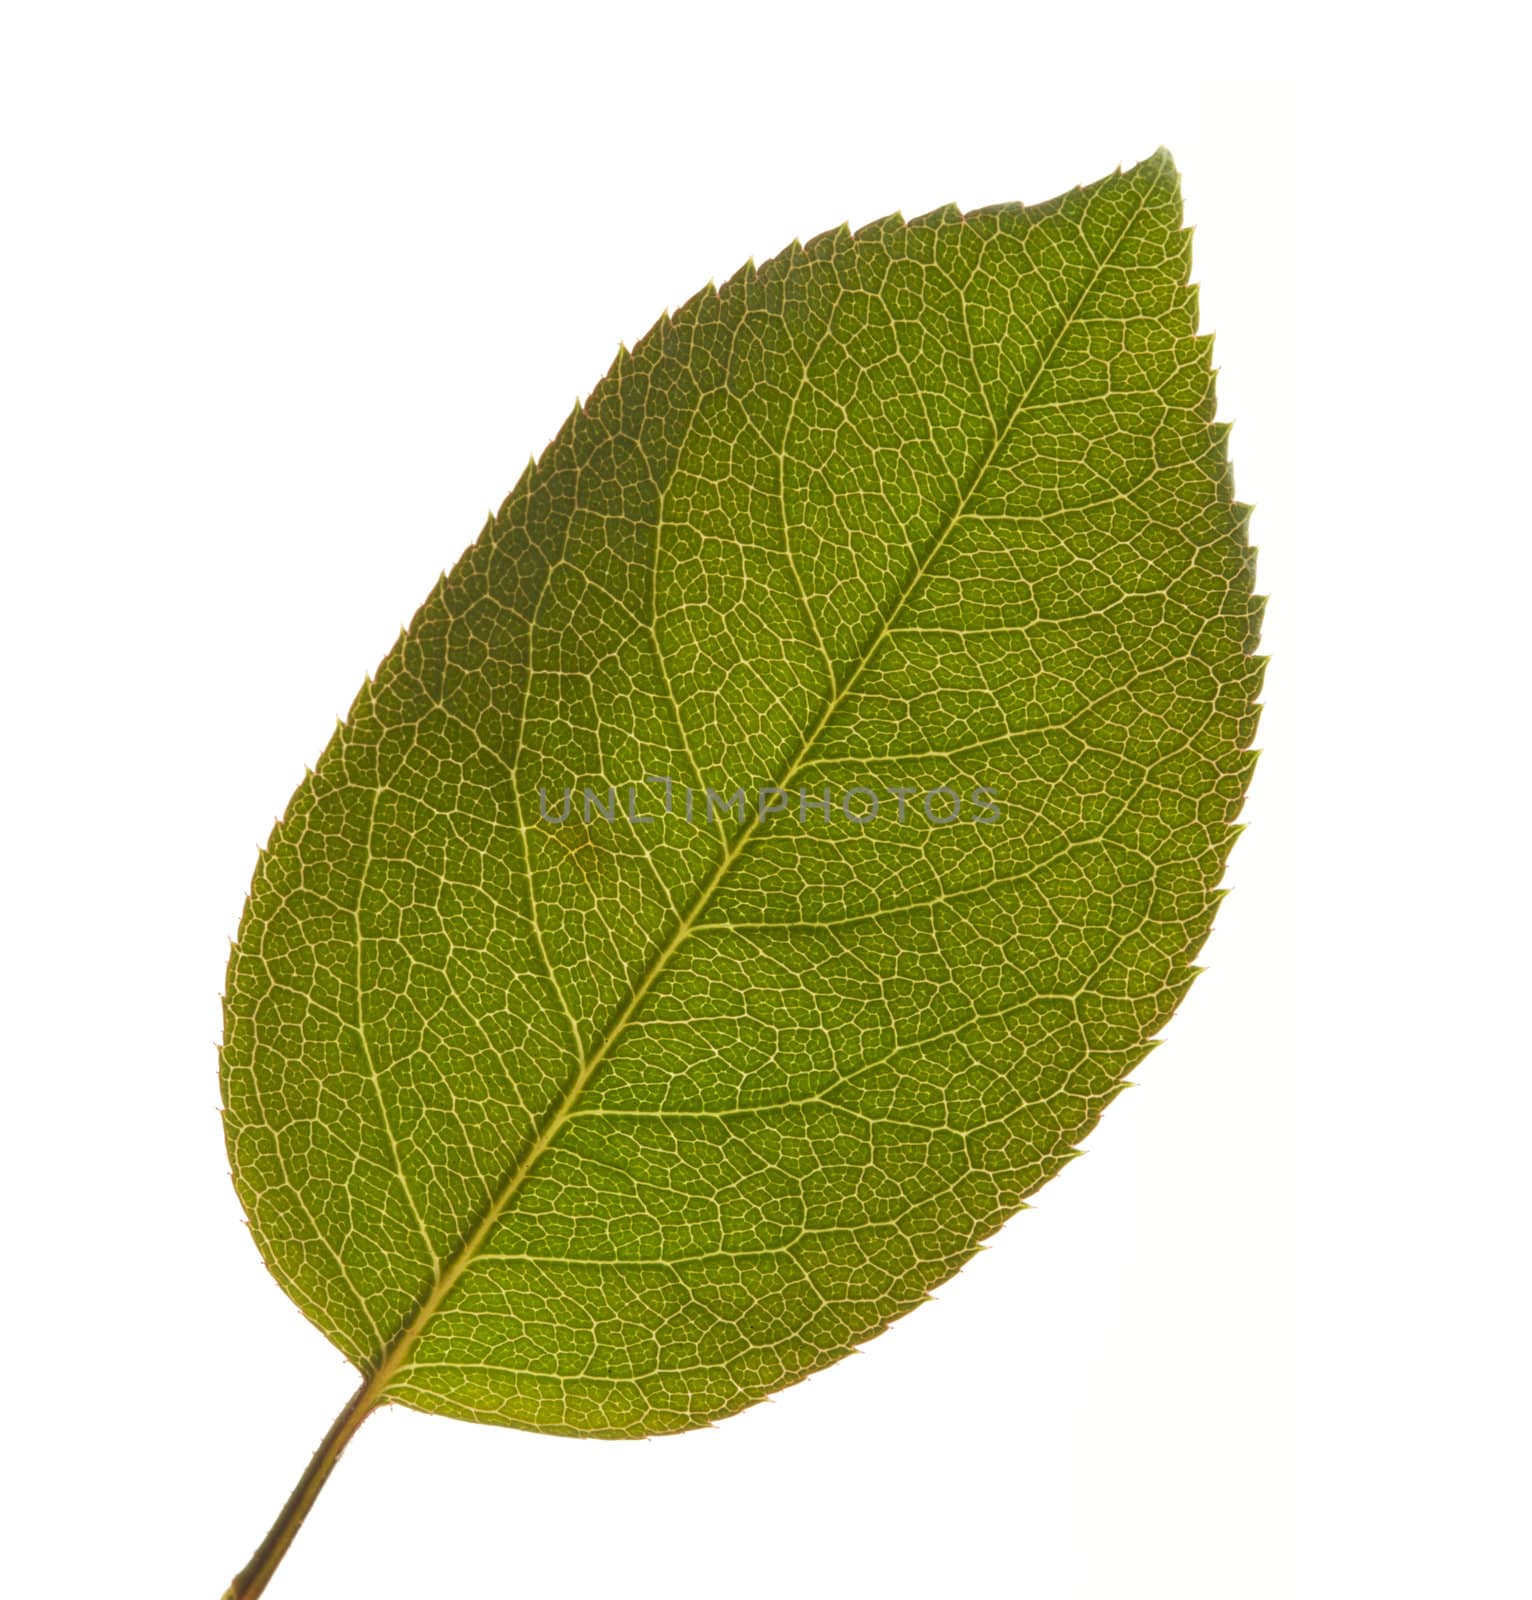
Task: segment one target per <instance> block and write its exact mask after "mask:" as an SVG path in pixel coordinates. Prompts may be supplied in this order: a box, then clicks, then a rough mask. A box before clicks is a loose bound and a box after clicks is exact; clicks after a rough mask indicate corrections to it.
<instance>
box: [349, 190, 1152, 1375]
mask: <svg viewBox="0 0 1532 1600" xmlns="http://www.w3.org/2000/svg"><path fill="white" fill-rule="evenodd" d="M1145 204H1146V198H1145V197H1144V196H1140V197H1139V201H1138V204H1137V205H1136V206H1135V208H1134V210H1133V212H1132V214H1131V215H1130V216H1129V217H1128V219H1127V221H1126V222H1125V223H1124V224H1123V227H1122V230H1121V232H1119V233H1118V235H1117V237H1116V238H1115V239H1113V241H1112V243H1111V246H1110V247H1109V248H1108V249H1107V250H1106V251H1105V252H1104V253H1103V254H1102V256H1101V258H1100V260H1099V261H1098V262H1097V263H1096V266H1095V269H1094V270H1093V272H1092V273H1091V276H1090V279H1089V281H1088V282H1087V283H1086V285H1085V287H1084V288H1083V289H1082V290H1081V291H1080V293H1079V295H1078V296H1077V297H1076V299H1075V302H1074V304H1073V305H1072V306H1071V307H1070V308H1069V311H1068V312H1067V313H1066V315H1065V317H1064V320H1063V322H1062V323H1060V325H1059V329H1058V332H1057V333H1056V334H1055V335H1054V336H1053V338H1052V340H1051V341H1050V342H1049V344H1048V346H1047V348H1046V349H1045V350H1044V351H1043V352H1042V354H1041V355H1040V356H1039V358H1038V362H1037V366H1036V369H1035V370H1034V371H1033V374H1032V376H1031V377H1030V378H1029V379H1028V380H1027V384H1026V387H1025V388H1024V389H1023V390H1022V392H1021V394H1020V396H1019V397H1018V398H1017V400H1016V402H1015V404H1014V405H1013V406H1012V407H1011V409H1010V411H1009V412H1008V413H1007V414H1006V417H1005V420H1004V422H1002V423H1001V424H1000V426H999V427H998V428H997V429H996V430H995V435H994V438H993V439H992V440H991V442H990V447H989V449H988V450H987V451H986V452H985V455H984V459H983V460H982V461H981V462H980V463H979V465H978V466H977V467H976V468H975V470H974V472H973V474H972V476H971V478H970V479H969V483H968V486H967V487H966V488H965V489H964V490H963V492H962V494H961V495H960V496H959V497H958V501H957V504H956V506H955V507H954V508H953V510H952V512H951V513H950V514H949V515H948V517H947V518H946V520H945V521H944V522H943V523H942V525H941V527H940V529H939V530H938V531H937V533H936V535H935V536H934V537H933V538H932V539H931V541H930V543H929V544H928V546H927V548H926V552H925V554H924V555H923V556H922V557H921V558H920V559H919V560H918V561H917V562H916V563H915V565H914V566H913V567H912V569H911V572H910V575H909V577H908V578H907V579H906V581H905V583H904V585H903V586H902V588H901V589H900V591H899V593H898V595H897V596H896V597H895V599H894V602H893V604H892V605H891V606H890V607H889V608H888V610H887V612H886V614H885V615H884V616H883V617H882V618H881V619H880V621H879V624H878V627H877V629H876V631H875V633H874V635H873V637H872V639H871V640H870V642H869V643H868V644H867V645H866V647H865V648H864V649H863V650H862V652H861V653H860V655H859V656H858V658H857V661H856V664H855V666H854V667H853V668H852V670H851V672H850V673H849V674H848V675H847V676H846V679H845V681H844V682H843V683H842V684H841V685H840V687H839V688H838V689H836V690H835V691H834V692H833V693H832V694H830V695H829V696H827V697H826V700H825V704H824V707H823V709H822V710H821V712H820V714H819V716H818V718H817V719H816V720H815V722H814V725H813V727H812V728H811V729H810V730H809V732H808V734H807V735H806V736H805V738H804V740H803V742H802V744H801V745H800V747H799V750H798V753H797V755H795V756H794V757H793V759H792V761H791V762H790V763H789V765H788V767H787V768H786V770H785V771H784V772H783V774H782V776H781V777H780V778H779V779H778V780H777V782H776V784H775V785H774V787H775V788H778V789H786V788H788V787H789V786H790V785H791V784H792V781H793V779H794V778H795V777H796V776H797V775H798V773H799V772H800V771H801V770H802V769H803V768H804V766H805V765H807V764H808V762H809V756H810V753H811V752H812V750H813V748H814V745H815V743H816V741H817V740H818V739H819V737H820V735H821V734H822V733H823V732H824V730H825V728H826V727H827V726H828V725H829V722H830V720H831V718H832V717H833V716H834V715H835V713H836V712H837V711H838V710H839V709H840V707H841V706H842V705H843V704H844V703H845V701H846V699H847V698H848V697H849V696H850V694H851V693H852V691H853V690H854V688H855V686H856V684H857V682H858V681H859V680H860V678H861V676H862V673H863V672H864V670H865V669H866V668H867V666H868V665H869V663H870V662H871V661H872V659H873V658H874V656H876V655H877V653H878V651H879V650H880V649H881V648H882V645H883V643H884V641H885V640H886V639H887V637H888V635H889V633H890V631H891V629H892V628H893V626H894V624H895V622H896V621H897V619H898V617H899V615H900V613H901V612H902V611H903V610H904V607H905V606H906V605H907V604H908V602H909V600H910V598H911V596H912V595H913V594H914V593H915V591H916V590H917V589H918V588H919V587H920V585H921V583H922V582H923V581H924V579H925V576H926V574H927V572H929V570H930V568H931V565H932V563H933V562H934V561H935V560H936V558H937V556H938V555H940V553H941V551H942V549H943V547H944V546H945V544H946V542H947V539H948V538H949V536H950V535H951V533H952V530H953V529H954V528H955V527H956V526H957V524H958V523H959V522H960V521H961V520H962V518H963V515H964V513H965V512H966V510H967V507H968V502H969V500H970V499H971V498H972V496H973V494H974V492H975V490H976V489H977V487H978V485H979V484H980V483H981V482H983V480H984V478H985V476H986V474H987V473H988V472H989V470H990V468H991V467H992V466H993V464H994V462H995V459H996V456H997V455H998V453H999V451H1000V450H1001V448H1002V447H1003V446H1004V444H1005V443H1006V441H1007V439H1008V437H1009V435H1010V431H1011V429H1012V427H1014V425H1015V423H1016V421H1017V419H1018V418H1019V417H1020V416H1021V415H1022V414H1023V412H1024V411H1025V410H1026V409H1027V405H1028V402H1029V401H1030V399H1031V397H1032V393H1033V391H1034V390H1035V389H1036V387H1037V385H1038V384H1039V383H1040V382H1041V381H1042V378H1043V375H1044V374H1045V373H1046V372H1047V370H1048V363H1049V362H1050V361H1051V360H1052V359H1053V356H1054V355H1055V353H1056V352H1057V351H1058V348H1059V346H1060V345H1061V344H1062V343H1063V341H1064V338H1065V336H1066V335H1067V334H1068V332H1069V331H1070V329H1071V328H1072V327H1074V325H1075V324H1076V322H1078V320H1079V318H1080V315H1081V313H1082V312H1083V311H1084V309H1085V305H1086V302H1087V301H1088V300H1089V299H1090V297H1091V295H1092V293H1093V292H1094V291H1095V288H1096V285H1097V283H1098V282H1099V281H1100V278H1101V275H1102V273H1103V272H1104V271H1105V270H1106V268H1107V266H1108V265H1109V264H1110V262H1111V260H1112V258H1113V257H1114V256H1115V255H1116V253H1117V251H1118V249H1119V248H1120V246H1121V245H1122V243H1123V241H1124V240H1125V239H1126V238H1127V237H1128V235H1129V234H1130V233H1131V232H1132V230H1133V225H1134V223H1136V222H1137V221H1138V219H1139V217H1140V216H1141V215H1142V213H1143V210H1144V207H1145ZM760 822H761V818H760V814H759V811H758V810H757V812H756V813H755V814H754V815H753V816H751V817H750V819H749V820H748V821H747V822H746V824H745V826H744V827H743V828H741V829H740V831H739V833H738V834H737V835H736V836H735V838H734V841H733V842H732V843H731V844H729V845H728V846H727V847H726V848H725V850H724V853H723V855H722V856H721V857H720V858H719V860H718V862H717V864H716V865H715V866H714V868H713V871H712V872H711V873H710V874H709V875H708V877H707V878H706V880H705V881H704V882H703V884H702V886H701V888H700V889H699V890H698V891H697V893H696V895H695V896H694V897H693V899H692V902H691V904H690V905H689V906H688V907H687V909H686V911H685V913H684V914H683V915H682V916H681V918H680V919H679V920H678V921H677V923H676V926H675V928H674V929H673V930H672V932H671V935H670V937H669V938H668V939H667V940H666V942H665V944H664V945H663V946H662V947H661V949H660V950H659V951H658V952H657V953H656V955H655V956H654V958H653V960H652V961H651V962H650V964H649V967H648V969H647V970H646V972H645V973H644V975H643V977H642V979H641V980H640V981H639V983H638V984H637V985H636V986H635V987H634V989H633V991H632V993H631V994H630V995H629V997H628V999H627V1001H626V1003H625V1004H624V1005H623V1007H622V1009H621V1011H620V1012H619V1013H618V1015H617V1017H616V1019H615V1020H614V1021H613V1022H612V1024H611V1025H610V1026H609V1027H608V1028H607V1030H606V1032H605V1034H603V1036H602V1038H601V1040H600V1042H599V1044H598V1045H597V1046H596V1048H595V1049H594V1050H592V1051H591V1052H590V1053H589V1054H588V1055H586V1056H585V1057H584V1059H583V1060H582V1062H581V1064H580V1068H579V1070H578V1071H577V1073H576V1074H575V1076H574V1078H573V1080H572V1081H571V1083H570V1086H569V1088H568V1089H567V1090H566V1091H565V1092H564V1095H563V1096H562V1098H561V1099H560V1100H559V1102H558V1104H557V1105H556V1106H555V1107H554V1108H553V1110H552V1111H551V1112H550V1113H549V1115H548V1117H547V1120H546V1122H545V1123H544V1125H543V1128H542V1130H541V1131H540V1132H539V1133H538V1135H537V1137H536V1138H535V1139H534V1140H533V1142H532V1143H531V1145H529V1146H528V1147H527V1149H526V1151H525V1153H524V1154H523V1155H522V1156H521V1157H520V1158H519V1159H518V1161H517V1162H516V1165H515V1166H514V1167H513V1168H512V1169H511V1171H510V1172H509V1173H508V1174H507V1176H506V1178H505V1181H504V1182H503V1183H502V1184H501V1186H500V1188H499V1190H498V1191H497V1192H496V1193H495V1195H494V1197H493V1198H492V1199H491V1201H490V1203H489V1205H488V1206H487V1207H486V1208H485V1209H484V1211H483V1212H481V1213H480V1216H479V1219H478V1221H477V1222H476V1223H475V1224H474V1226H473V1228H472V1229H470V1231H469V1232H468V1233H467V1234H466V1235H465V1236H464V1238H463V1242H462V1244H461V1245H460V1246H459V1247H458V1249H457V1250H456V1251H455V1252H454V1253H453V1254H452V1255H451V1256H449V1257H448V1258H447V1261H446V1264H445V1265H444V1266H443V1267H442V1268H441V1269H440V1270H439V1272H438V1274H437V1276H436V1279H435V1281H434V1282H433V1284H432V1285H431V1288H430V1290H429V1291H428V1292H427V1293H426V1295H425V1296H424V1298H423V1299H422V1300H421V1302H420V1304H419V1307H418V1308H417V1310H416V1312H415V1314H414V1315H413V1316H412V1317H411V1318H410V1320H409V1321H408V1322H407V1323H406V1324H405V1325H404V1327H403V1328H402V1329H401V1330H400V1332H399V1334H398V1335H397V1337H396V1338H395V1339H394V1341H393V1342H392V1344H390V1345H389V1346H388V1348H387V1349H386V1350H385V1351H384V1352H383V1354H382V1356H381V1357H380V1359H379V1362H378V1365H377V1366H376V1367H375V1368H374V1369H373V1371H372V1373H371V1374H370V1376H369V1378H368V1381H367V1384H366V1385H365V1388H366V1390H367V1391H368V1393H369V1404H370V1405H377V1404H378V1403H380V1402H381V1401H382V1400H383V1399H384V1398H385V1396H386V1394H387V1390H388V1386H389V1384H390V1383H391V1382H392V1381H393V1379H394V1378H395V1376H397V1375H398V1373H399V1372H400V1371H401V1370H402V1369H403V1368H404V1367H405V1366H406V1365H407V1363H408V1361H409V1357H410V1353H411V1351H412V1350H413V1349H414V1347H415V1345H416V1344H417V1343H419V1341H420V1339H421V1337H422V1336H423V1335H424V1333H425V1331H426V1329H427V1327H429V1325H430V1323H431V1321H432V1319H433V1318H434V1317H435V1316H436V1313H437V1312H438V1311H440V1310H441V1308H442V1306H443V1305H444V1303H445V1302H446V1300H447V1298H448V1296H449V1295H450V1294H451V1293H452V1291H453V1289H454V1288H456V1286H457V1284H458V1281H459V1280H460V1279H461V1278H462V1276H463V1274H464V1273H465V1272H466V1271H467V1270H468V1268H469V1267H470V1266H471V1265H472V1264H473V1262H474V1261H475V1259H476V1258H477V1257H478V1255H479V1252H480V1250H481V1248H482V1246H483V1244H484V1242H485V1240H486V1239H487V1238H488V1237H489V1235H490V1234H491V1233H492V1232H493V1231H494V1229H495V1227H496V1226H497V1225H498V1223H499V1222H500V1219H501V1218H502V1217H503V1216H504V1215H505V1213H506V1212H507V1211H508V1210H509V1209H510V1207H511V1205H512V1203H513V1202H514V1201H515V1199H516V1196H517V1194H518V1193H519V1192H520V1190H521V1188H522V1186H523V1184H524V1183H525V1182H526V1180H527V1178H528V1177H529V1176H530V1175H531V1173H532V1171H533V1169H534V1168H535V1167H536V1165H537V1163H538V1162H539V1161H540V1160H541V1159H542V1156H543V1153H544V1152H545V1151H546V1150H547V1149H548V1148H549V1147H550V1146H551V1145H552V1144H553V1142H554V1140H555V1139H556V1138H557V1136H558V1134H559V1132H560V1131H561V1130H562V1128H563V1126H564V1124H565V1122H567V1121H568V1120H569V1117H570V1114H571V1112H572V1111H573V1110H574V1108H575V1106H576V1104H577V1103H578V1101H579V1099H580V1096H581V1095H582V1094H583V1093H584V1092H585V1089H586V1086H587V1085H588V1084H589V1083H590V1081H591V1079H592V1077H594V1075H595V1073H596V1072H597V1070H598V1069H599V1068H600V1066H601V1064H602V1063H603V1062H604V1061H605V1060H606V1058H607V1057H608V1056H609V1055H610V1054H611V1052H612V1050H613V1048H614V1047H615V1046H616V1044H617V1043H618V1041H619V1040H620V1039H621V1038H622V1035H623V1034H624V1033H625V1032H626V1030H627V1027H628V1025H629V1023H631V1022H632V1020H633V1018H634V1017H635V1016H636V1015H637V1013H638V1010H639V1008H640V1007H641V1006H642V1005H643V1002H644V1001H645V1000H646V999H647V998H648V996H649V993H650V991H651V990H652V989H653V988H654V986H655V984H656V983H658V982H659V980H660V978H661V977H662V976H663V974H664V972H665V970H666V969H667V967H668V966H669V965H670V962H671V960H672V959H673V957H674V956H675V954H676V952H677V951H678V950H680V948H681V947H682V946H683V945H684V944H685V943H686V941H687V939H688V938H690V936H691V933H692V930H693V929H694V928H695V927H696V925H697V922H698V920H699V919H700V918H701V916H702V914H703V913H704V912H705V911H706V909H707V907H708V905H709V904H710V903H711V901H712V898H713V896H714V895H715V894H716V893H717V891H718V889H719V887H720V885H721V884H722V883H723V881H724V879H725V878H726V877H727V876H728V873H729V871H730V869H731V868H732V867H733V865H734V863H735V862H736V861H737V860H739V858H740V856H741V855H742V854H743V853H744V851H745V849H746V847H747V846H748V844H749V843H750V840H751V839H752V838H753V837H754V836H755V833H756V831H757V830H758V828H759V826H760ZM529 866H530V863H529ZM544 955H545V959H546V952H545V953H544ZM555 981H556V980H555ZM566 1009H567V1006H566ZM578 1038H579V1035H578V1031H577V1032H576V1040H577V1042H578ZM400 1176H401V1179H402V1177H403V1174H402V1173H401V1174H400Z"/></svg>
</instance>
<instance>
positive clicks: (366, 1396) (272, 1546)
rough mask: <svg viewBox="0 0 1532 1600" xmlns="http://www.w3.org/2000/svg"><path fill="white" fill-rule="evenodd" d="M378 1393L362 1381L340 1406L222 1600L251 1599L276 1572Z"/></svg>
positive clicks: (372, 1383)
mask: <svg viewBox="0 0 1532 1600" xmlns="http://www.w3.org/2000/svg"><path fill="white" fill-rule="evenodd" d="M380 1398H381V1392H380V1389H379V1387H378V1375H377V1374H376V1373H374V1374H373V1376H372V1377H370V1378H368V1379H366V1380H365V1381H364V1382H363V1384H362V1386H361V1388H360V1389H358V1390H357V1391H356V1393H355V1394H354V1395H352V1396H351V1398H350V1399H349V1400H348V1401H347V1402H346V1404H345V1405H344V1406H343V1407H342V1409H341V1413H340V1415H339V1416H338V1417H336V1419H335V1421H334V1422H332V1423H331V1424H330V1431H329V1432H328V1433H327V1434H326V1435H325V1436H324V1438H323V1439H322V1440H321V1441H320V1444H319V1448H318V1449H317V1450H316V1451H315V1452H314V1459H313V1460H312V1461H310V1462H309V1464H308V1466H307V1467H305V1468H304V1471H303V1476H302V1477H301V1478H299V1479H298V1481H297V1483H296V1484H295V1485H294V1486H293V1492H292V1493H291V1494H290V1495H288V1497H287V1501H286V1503H285V1504H284V1505H283V1507H282V1509H281V1510H280V1511H279V1512H278V1513H277V1520H276V1521H275V1522H273V1523H272V1525H271V1531H270V1532H269V1533H267V1535H266V1537H265V1538H264V1539H262V1540H261V1542H260V1544H259V1545H258V1546H257V1547H256V1551H255V1554H254V1555H253V1556H251V1557H250V1559H249V1561H247V1562H246V1563H245V1566H244V1568H243V1569H242V1570H241V1571H240V1573H239V1575H238V1576H237V1577H236V1578H235V1579H234V1581H233V1583H231V1584H230V1585H229V1587H228V1588H227V1589H226V1590H224V1594H223V1600H255V1597H256V1596H257V1595H258V1594H260V1593H261V1592H262V1591H263V1590H264V1589H265V1587H266V1585H267V1584H268V1583H270V1582H271V1576H272V1574H273V1573H274V1572H275V1571H276V1570H277V1567H278V1565H279V1564H280V1563H281V1560H282V1557H283V1556H285V1555H286V1554H287V1549H288V1546H289V1545H290V1544H291V1543H292V1542H293V1540H294V1539H295V1538H296V1537H297V1534H298V1530H299V1528H301V1527H302V1526H303V1519H304V1518H305V1517H306V1516H307V1515H308V1514H309V1510H310V1508H311V1507H312V1506H313V1504H314V1502H315V1500H317V1499H318V1498H319V1491H320V1490H321V1489H322V1488H324V1486H325V1480H326V1479H327V1478H328V1477H329V1476H330V1474H331V1472H333V1471H334V1470H335V1463H336V1462H337V1461H339V1460H340V1453H341V1451H342V1450H344V1449H345V1448H346V1446H347V1445H348V1444H349V1443H350V1442H351V1436H352V1435H353V1434H354V1433H355V1432H356V1430H357V1429H358V1428H360V1427H361V1425H362V1424H363V1423H364V1422H365V1421H366V1420H367V1419H368V1417H370V1416H371V1415H372V1413H373V1411H374V1410H376V1408H377V1406H378V1402H379V1400H380Z"/></svg>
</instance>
